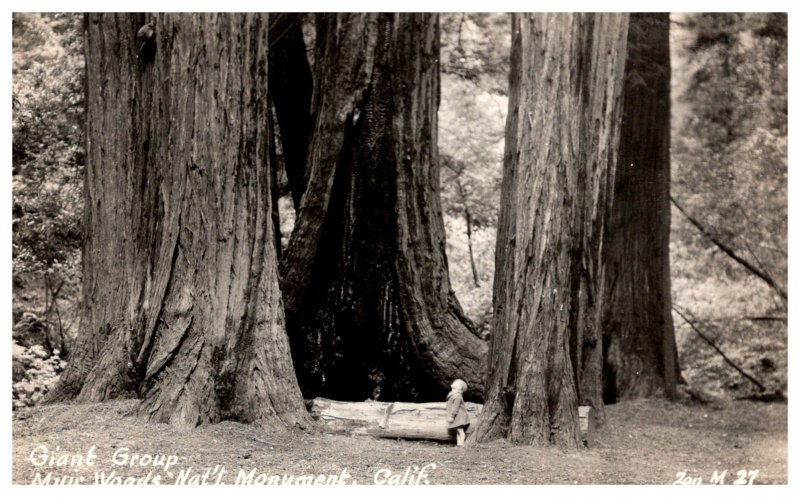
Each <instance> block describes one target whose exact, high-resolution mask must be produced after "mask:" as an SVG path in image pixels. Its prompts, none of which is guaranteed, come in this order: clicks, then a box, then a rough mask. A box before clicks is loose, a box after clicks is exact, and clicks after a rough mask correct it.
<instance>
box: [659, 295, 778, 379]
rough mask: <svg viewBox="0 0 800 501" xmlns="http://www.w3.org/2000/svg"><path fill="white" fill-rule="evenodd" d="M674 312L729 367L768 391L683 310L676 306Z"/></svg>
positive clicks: (673, 308) (673, 306)
mask: <svg viewBox="0 0 800 501" xmlns="http://www.w3.org/2000/svg"><path fill="white" fill-rule="evenodd" d="M672 311H674V312H675V313H677V314H678V315H679V316H680V317H681V318H682V319H683V321H684V322H686V323H687V324H688V325H689V327H691V328H692V330H693V331H694V332H695V333H696V334H697V335H698V336H700V338H701V339H702V340H703V341H705V342H706V343H708V345H709V346H711V347H712V348H714V351H716V352H717V353H719V354H720V356H721V357H722V358H723V359H724V360H725V362H727V363H728V365H730V366H731V367H733V368H734V369H736V371H737V372H738V373H739V374H741V375H742V376H744V377H745V378H747V379H748V380H749V381H750V382H751V383H753V384H754V385H756V386H757V387H758V389H759V390H761V391H766V389H767V388H766V387H765V386H764V385H763V384H761V382H760V381H759V380H757V379H756V378H754V377H753V376H751V375H750V374H748V373H747V372H745V370H744V369H742V368H741V367H740V366H739V365H737V364H736V362H734V361H733V360H731V359H730V358H728V356H727V355H726V354H725V352H723V351H722V350H721V349H720V347H719V346H718V345H717V343H715V342H714V340H713V339H711V338H710V337H708V336H707V335H706V334H705V333H703V331H701V330H700V328H699V327H697V325H696V323H695V322H693V321H692V320H690V319H689V318H688V317H687V316H686V315H685V314H683V312H681V310H679V309H678V308H676V307H675V305H672Z"/></svg>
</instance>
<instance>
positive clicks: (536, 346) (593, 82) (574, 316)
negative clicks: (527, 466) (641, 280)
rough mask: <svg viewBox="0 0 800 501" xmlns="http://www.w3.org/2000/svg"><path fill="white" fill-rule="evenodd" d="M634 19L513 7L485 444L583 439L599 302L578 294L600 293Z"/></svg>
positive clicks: (481, 431) (481, 436)
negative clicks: (583, 398)
mask: <svg viewBox="0 0 800 501" xmlns="http://www.w3.org/2000/svg"><path fill="white" fill-rule="evenodd" d="M627 22H628V21H627V15H624V14H520V15H514V18H513V21H512V57H511V66H512V69H511V80H510V93H509V113H508V119H507V122H506V151H505V157H504V162H503V184H502V195H501V207H500V216H499V223H498V236H497V247H496V263H495V269H496V270H497V272H496V275H495V283H494V318H493V336H492V338H491V340H490V348H489V377H488V383H487V390H486V392H487V393H486V404H485V406H484V410H483V413H482V416H481V423H480V425H479V426H478V428H477V430H476V431H475V435H474V436H475V439H477V440H478V441H487V440H491V439H495V438H501V437H505V438H508V439H509V440H510V441H512V442H514V443H524V444H532V445H545V444H559V445H564V446H569V447H575V446H577V445H578V443H579V429H578V389H579V388H580V387H581V384H582V379H583V378H582V377H581V376H584V377H585V378H586V380H587V381H589V379H588V378H589V375H588V371H589V369H588V368H586V367H587V364H588V363H589V362H587V357H588V355H587V353H586V351H587V350H588V349H589V347H586V346H584V351H583V353H582V354H581V356H578V354H577V353H576V352H575V351H574V350H571V349H570V344H573V345H581V346H583V344H584V339H586V338H588V336H589V335H590V334H592V333H596V332H597V330H596V327H595V326H594V323H593V322H594V321H595V320H594V318H595V315H596V314H595V313H594V311H596V310H592V309H591V308H589V306H592V307H595V308H596V307H597V306H596V303H592V304H589V303H585V302H583V301H585V299H584V297H583V296H581V294H580V291H581V284H584V285H585V286H586V288H585V289H584V290H585V292H586V293H587V294H588V293H594V294H597V293H596V292H595V290H596V287H597V285H596V284H597V282H596V281H597V276H598V271H597V270H598V269H599V268H598V267H599V264H598V261H599V259H598V253H599V249H600V248H602V241H601V238H600V237H601V235H602V229H603V223H604V214H605V211H606V210H607V209H606V205H607V203H608V198H609V197H608V194H607V191H608V190H607V186H609V185H610V182H611V180H613V169H614V162H613V155H614V150H615V149H616V147H617V144H616V139H615V138H616V137H617V133H616V131H615V120H614V117H615V116H616V114H617V113H618V112H617V111H616V110H615V107H616V103H617V101H618V99H619V95H620V92H621V88H622V87H621V84H622V69H623V64H622V62H623V61H624V54H625V42H626V39H625V33H626V31H627ZM594 335H596V334H594ZM598 344H599V342H598ZM592 348H593V347H592ZM592 360H594V359H592ZM592 363H594V362H592ZM582 368H583V369H582ZM581 370H583V373H581V372H580V371H581ZM592 377H593V378H596V377H597V374H596V371H595V372H594V373H593V375H592ZM592 381H593V384H594V385H599V381H597V380H596V379H593V380H592Z"/></svg>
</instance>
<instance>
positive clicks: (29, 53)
mask: <svg viewBox="0 0 800 501" xmlns="http://www.w3.org/2000/svg"><path fill="white" fill-rule="evenodd" d="M81 22H82V21H81V17H80V16H79V15H77V14H20V13H17V14H15V15H14V17H13V22H12V29H13V60H12V61H13V62H12V74H13V84H12V92H13V95H12V103H13V106H12V110H13V115H12V132H13V138H12V160H13V170H12V174H13V178H12V186H13V208H12V225H13V236H12V246H13V282H14V318H15V320H17V319H18V318H20V317H21V316H22V314H23V313H24V312H27V311H33V312H37V313H38V314H40V315H41V316H42V317H43V318H44V319H45V322H46V323H47V324H48V328H50V329H53V330H57V331H58V332H59V334H62V335H63V334H65V333H69V331H71V330H72V329H73V328H74V327H75V321H74V318H75V316H76V314H77V311H76V310H77V308H76V307H75V305H76V303H77V298H78V291H79V286H80V247H81V242H82V234H83V229H82V226H83V225H82V219H83V165H84V147H83V47H82V45H83V37H82V33H81V29H80V26H81Z"/></svg>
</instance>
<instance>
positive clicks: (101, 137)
mask: <svg viewBox="0 0 800 501" xmlns="http://www.w3.org/2000/svg"><path fill="white" fill-rule="evenodd" d="M146 23H147V25H146ZM150 23H152V24H150ZM85 31H86V43H85V47H86V49H85V50H86V91H87V94H86V110H87V114H86V127H87V130H86V136H87V148H86V149H87V166H86V182H85V197H86V204H85V206H86V212H85V218H86V219H85V227H86V242H85V249H84V278H83V294H84V298H83V311H82V323H81V331H82V334H81V337H80V339H79V340H78V342H77V346H76V348H75V350H74V352H73V355H72V359H71V363H70V364H69V366H68V367H67V369H66V371H65V372H64V374H63V375H62V377H61V380H60V381H59V384H58V386H57V387H56V388H55V389H54V390H53V391H52V392H51V393H50V394H49V395H48V399H49V400H50V401H59V400H66V399H75V400H78V401H99V400H105V399H109V398H114V397H118V396H139V397H141V399H142V403H141V409H142V411H143V412H144V413H146V414H147V415H148V416H149V418H150V419H152V420H156V421H164V422H171V423H176V424H182V425H189V426H193V425H197V424H201V423H207V422H215V421H219V420H221V419H236V420H241V421H247V422H271V421H277V420H279V421H281V422H283V423H285V424H299V425H304V424H305V423H306V420H307V416H306V413H305V409H304V407H303V402H302V399H301V395H300V391H299V388H298V385H297V381H296V379H295V375H294V369H293V366H292V361H291V357H290V353H289V344H288V340H287V336H286V333H285V330H284V319H283V308H282V306H281V298H280V291H279V286H278V279H277V264H276V256H275V250H274V246H273V244H272V239H273V228H272V224H271V218H270V211H271V207H270V195H269V194H270V175H269V163H268V137H269V131H268V130H267V124H268V120H267V117H268V107H267V106H268V105H267V51H268V46H267V43H268V42H267V41H268V38H267V31H268V19H267V15H264V14H202V15H197V14H158V15H153V16H149V15H143V14H90V15H88V16H87V17H86V20H85Z"/></svg>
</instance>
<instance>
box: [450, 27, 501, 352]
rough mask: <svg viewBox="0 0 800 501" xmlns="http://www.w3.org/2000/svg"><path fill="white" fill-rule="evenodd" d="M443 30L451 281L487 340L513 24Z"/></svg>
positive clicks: (468, 312) (460, 299) (468, 313)
mask: <svg viewBox="0 0 800 501" xmlns="http://www.w3.org/2000/svg"><path fill="white" fill-rule="evenodd" d="M441 26H442V28H441V29H442V35H441V41H442V52H441V60H442V66H441V69H442V80H441V82H442V84H441V85H442V92H441V103H440V105H439V161H440V181H441V197H442V208H443V211H444V221H445V231H446V232H447V256H448V263H449V268H450V279H451V282H452V284H453V289H454V290H455V292H456V295H457V296H458V299H459V301H460V302H461V306H462V307H463V308H464V311H465V313H466V314H467V315H468V316H469V317H470V318H472V319H473V320H474V321H475V322H476V324H477V325H478V326H479V328H480V329H481V335H482V336H483V337H484V338H486V337H488V334H489V333H488V327H489V324H490V320H491V314H492V281H493V279H494V246H495V239H496V234H497V208H498V207H499V198H500V182H501V177H502V162H503V146H504V133H505V121H506V112H507V110H508V97H507V92H508V71H509V56H510V43H511V24H510V18H509V15H507V14H502V13H492V14H475V13H472V14H463V13H451V14H442V15H441ZM470 254H471V256H470ZM473 262H474V269H473V264H472V263H473Z"/></svg>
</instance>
